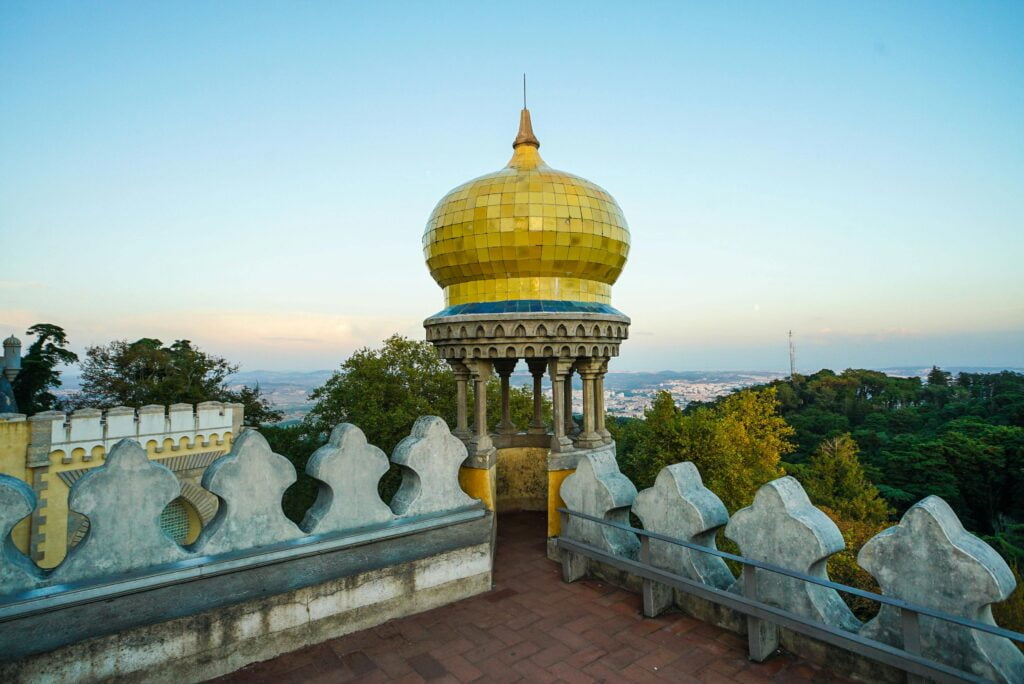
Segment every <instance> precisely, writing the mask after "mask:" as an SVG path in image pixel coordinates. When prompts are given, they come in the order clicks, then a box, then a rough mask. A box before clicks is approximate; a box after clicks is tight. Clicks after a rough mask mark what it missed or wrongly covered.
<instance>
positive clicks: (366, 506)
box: [302, 423, 395, 534]
mask: <svg viewBox="0 0 1024 684" xmlns="http://www.w3.org/2000/svg"><path fill="white" fill-rule="evenodd" d="M388 465H389V464H388V457H387V456H385V455H384V452H383V451H381V450H380V449H378V448H377V447H375V446H373V445H372V444H369V443H367V441H366V435H364V434H363V431H362V430H360V429H359V428H357V427H356V426H355V425H351V424H349V423H343V424H341V425H338V426H337V427H335V428H334V430H333V431H332V432H331V436H330V439H329V440H328V442H327V444H325V445H323V446H322V447H320V448H319V449H317V450H316V452H314V454H313V455H312V456H310V458H309V462H308V463H307V464H306V472H307V473H308V474H309V476H310V477H312V478H313V479H315V480H317V481H319V483H320V491H319V492H318V494H317V497H316V501H315V502H314V503H313V506H312V508H310V509H309V510H308V511H307V512H306V517H305V519H304V520H303V522H302V529H303V530H304V531H305V532H308V533H311V534H322V533H325V532H343V531H346V530H354V529H358V528H360V527H366V526H369V525H380V524H382V523H386V522H389V521H391V520H393V519H394V517H395V515H394V513H392V512H391V509H390V508H389V507H388V505H387V504H386V503H384V501H383V500H382V499H381V498H380V494H379V493H378V492H377V484H378V483H379V482H380V478H381V477H383V475H384V473H386V472H387V471H388Z"/></svg>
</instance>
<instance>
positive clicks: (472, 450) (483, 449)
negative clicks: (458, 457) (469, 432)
mask: <svg viewBox="0 0 1024 684" xmlns="http://www.w3.org/2000/svg"><path fill="white" fill-rule="evenodd" d="M465 364H466V367H467V368H469V372H470V373H471V374H472V376H473V395H474V399H475V400H476V402H475V403H476V406H475V419H476V420H475V423H474V428H475V429H474V431H473V436H472V438H470V440H469V455H470V457H471V458H472V457H474V456H478V455H482V454H489V453H490V452H491V451H493V449H494V443H493V442H491V435H490V433H489V432H488V430H487V381H488V380H490V379H491V374H492V373H493V371H494V368H493V366H492V365H491V362H490V361H481V360H479V359H473V360H468V359H467V360H466V361H465Z"/></svg>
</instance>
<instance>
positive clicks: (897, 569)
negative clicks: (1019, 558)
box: [857, 496, 1024, 682]
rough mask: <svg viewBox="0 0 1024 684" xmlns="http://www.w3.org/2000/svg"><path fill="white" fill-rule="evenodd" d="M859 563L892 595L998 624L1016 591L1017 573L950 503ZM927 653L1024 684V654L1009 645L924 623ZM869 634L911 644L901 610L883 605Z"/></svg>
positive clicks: (913, 513)
mask: <svg viewBox="0 0 1024 684" xmlns="http://www.w3.org/2000/svg"><path fill="white" fill-rule="evenodd" d="M857 562H858V563H859V564H860V566H861V567H863V568H864V569H865V570H867V571H868V572H870V573H871V574H872V575H873V576H874V577H875V579H876V580H878V584H879V585H880V586H881V588H882V593H883V594H885V595H886V596H892V597H895V598H900V599H903V600H905V601H909V602H911V603H916V604H920V605H923V606H926V607H928V608H932V609H935V610H941V611H943V612H947V613H953V614H954V615H959V616H962V617H965V618H969V619H971V620H977V621H978V622H984V623H986V624H989V625H995V620H994V619H993V618H992V608H991V605H992V603H994V602H997V601H1002V600H1005V599H1006V598H1008V597H1009V596H1010V594H1011V593H1012V592H1013V590H1014V588H1015V587H1016V581H1015V580H1014V578H1013V573H1012V572H1011V571H1010V568H1009V567H1008V566H1007V565H1006V561H1004V560H1003V559H1002V558H1001V557H1000V556H999V554H998V553H997V552H996V551H995V550H994V549H993V548H992V547H991V546H989V545H988V544H986V543H985V542H983V541H982V540H981V539H979V538H978V537H976V536H974V535H973V534H971V533H970V532H968V531H967V530H965V529H964V526H963V525H962V524H961V523H960V519H959V518H957V516H956V513H954V512H953V509H952V508H950V507H949V504H947V503H946V502H945V501H943V500H942V499H940V498H939V497H937V496H929V497H928V498H926V499H923V500H922V501H919V502H918V503H916V504H915V505H913V506H912V507H911V508H910V510H908V511H907V512H906V513H905V514H904V515H903V518H902V519H901V520H900V523H899V525H896V526H895V527H890V528H889V529H887V530H885V531H883V532H881V533H879V534H878V535H876V536H875V537H874V538H872V539H871V540H870V541H868V543H867V544H865V545H864V546H863V548H861V550H860V553H859V554H858V555H857ZM918 619H919V620H920V643H921V654H922V655H924V656H926V657H928V658H933V659H935V660H938V661H940V662H943V663H946V664H947V665H951V666H953V667H956V668H959V669H962V670H966V671H968V672H973V673H975V674H978V675H980V676H982V677H985V678H986V679H992V680H995V681H1001V682H1024V654H1022V653H1021V652H1020V651H1019V650H1018V649H1017V648H1016V647H1015V646H1014V644H1013V642H1011V641H1010V640H1009V639H1006V638H1004V637H1000V636H996V635H994V634H987V633H985V632H979V631H976V630H972V629H969V628H967V627H960V626H958V625H954V624H951V623H949V622H945V621H942V620H937V619H935V618H929V617H925V616H920V617H919V618H918ZM861 634H862V635H864V636H867V637H870V638H872V639H877V640H879V641H883V642H885V643H888V644H892V645H894V646H902V645H903V637H902V631H901V626H900V615H899V610H898V609H896V608H893V607H891V606H885V605H883V606H882V608H881V610H880V611H879V613H878V615H877V616H876V617H875V618H874V619H872V620H871V621H869V622H868V623H867V624H865V625H864V628H863V629H862V630H861Z"/></svg>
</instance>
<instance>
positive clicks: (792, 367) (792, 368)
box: [789, 330, 796, 380]
mask: <svg viewBox="0 0 1024 684" xmlns="http://www.w3.org/2000/svg"><path fill="white" fill-rule="evenodd" d="M795 377H796V347H794V346H793V331H792V330H790V331H789V379H790V380H792V379H793V378H795Z"/></svg>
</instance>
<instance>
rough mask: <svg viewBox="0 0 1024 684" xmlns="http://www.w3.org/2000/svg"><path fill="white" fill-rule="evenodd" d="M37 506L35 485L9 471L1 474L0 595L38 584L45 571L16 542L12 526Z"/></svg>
mask: <svg viewBox="0 0 1024 684" xmlns="http://www.w3.org/2000/svg"><path fill="white" fill-rule="evenodd" d="M35 507H36V495H35V493H34V492H33V491H32V488H31V487H29V486H28V485H27V484H25V483H24V482H22V481H21V480H19V479H17V478H14V477H11V476H10V475H0V595H6V594H16V593H18V592H21V591H26V590H28V589H31V588H33V587H35V586H36V585H37V584H38V583H39V581H40V580H41V579H42V577H43V573H42V571H40V570H39V568H38V567H37V566H36V564H35V563H33V562H32V561H31V560H29V558H28V557H27V556H26V555H25V554H23V553H22V552H21V551H19V550H18V549H17V547H15V546H14V542H13V541H11V536H10V535H11V530H12V529H14V526H15V525H17V524H18V523H19V522H20V521H21V520H23V519H24V518H25V517H26V516H29V515H31V514H32V511H34V510H35Z"/></svg>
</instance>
